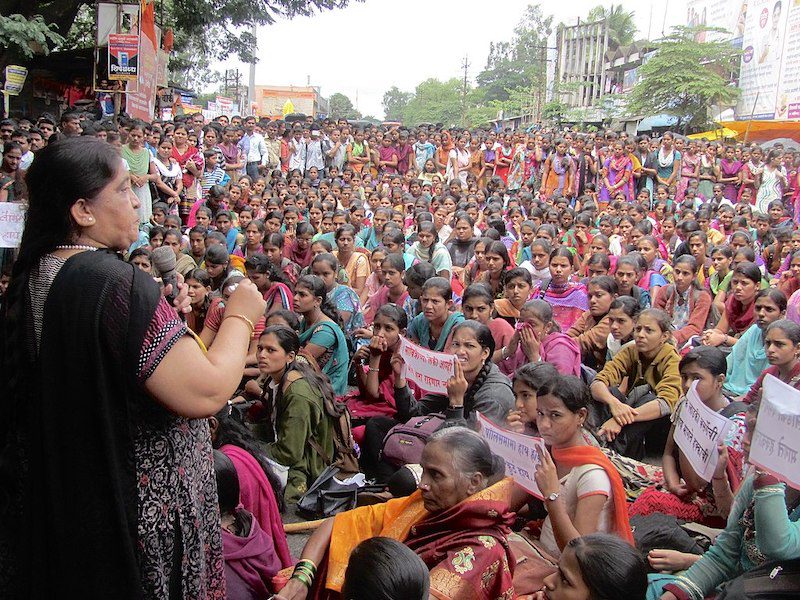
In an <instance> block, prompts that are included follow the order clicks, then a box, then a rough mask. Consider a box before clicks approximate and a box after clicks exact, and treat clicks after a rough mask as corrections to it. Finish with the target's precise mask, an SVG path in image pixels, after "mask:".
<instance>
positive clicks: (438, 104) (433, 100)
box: [403, 77, 462, 127]
mask: <svg viewBox="0 0 800 600" xmlns="http://www.w3.org/2000/svg"><path fill="white" fill-rule="evenodd" d="M461 91H462V82H461V80H460V79H457V78H455V77H454V78H452V79H449V80H448V81H439V80H438V79H433V78H431V79H426V80H425V81H423V82H422V83H420V84H419V85H418V86H417V88H416V90H415V91H414V97H413V98H412V99H411V100H410V101H409V102H408V104H407V105H406V108H405V110H404V111H403V122H404V123H406V124H408V125H417V124H418V123H444V124H445V125H446V126H448V127H450V126H454V125H457V124H458V123H459V122H460V121H461V107H462V105H461Z"/></svg>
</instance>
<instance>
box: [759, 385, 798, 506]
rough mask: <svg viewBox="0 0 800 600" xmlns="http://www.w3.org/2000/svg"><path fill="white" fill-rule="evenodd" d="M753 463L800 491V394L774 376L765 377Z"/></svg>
mask: <svg viewBox="0 0 800 600" xmlns="http://www.w3.org/2000/svg"><path fill="white" fill-rule="evenodd" d="M761 390H762V393H761V406H760V407H759V409H758V420H757V421H756V430H755V432H754V433H753V441H752V442H751V443H750V462H751V463H753V464H754V465H757V466H759V467H761V468H762V469H766V470H767V471H769V472H770V473H772V474H773V475H775V476H776V477H777V478H778V479H781V480H782V481H785V482H786V483H788V484H789V485H791V486H792V487H793V488H796V489H799V490H800V465H798V464H797V454H798V452H800V391H798V390H796V389H794V388H793V387H792V386H790V385H787V384H785V383H783V382H782V381H781V380H780V379H778V378H777V377H775V376H773V375H767V376H766V377H764V383H763V384H762V386H761Z"/></svg>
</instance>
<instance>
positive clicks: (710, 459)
mask: <svg viewBox="0 0 800 600" xmlns="http://www.w3.org/2000/svg"><path fill="white" fill-rule="evenodd" d="M731 425H732V423H731V422H730V421H729V420H728V419H727V418H725V417H723V416H722V415H721V414H719V413H717V412H715V411H713V410H711V409H710V408H709V407H708V406H706V405H705V404H703V401H702V400H700V396H698V395H697V382H696V381H695V382H694V383H692V387H691V388H689V391H688V392H687V394H686V400H685V401H684V402H683V404H682V405H681V409H680V412H678V418H677V419H676V421H675V431H674V433H673V439H674V440H675V444H676V445H677V446H678V448H680V449H681V452H683V454H684V456H686V458H687V459H688V461H689V464H691V465H692V468H693V469H694V470H695V473H697V474H698V475H699V476H700V477H702V478H703V479H704V480H706V481H711V477H712V476H713V475H714V469H715V468H716V467H717V461H718V460H719V454H718V453H717V446H718V445H719V443H720V442H721V441H722V440H724V439H725V437H726V436H727V434H728V428H729V427H731Z"/></svg>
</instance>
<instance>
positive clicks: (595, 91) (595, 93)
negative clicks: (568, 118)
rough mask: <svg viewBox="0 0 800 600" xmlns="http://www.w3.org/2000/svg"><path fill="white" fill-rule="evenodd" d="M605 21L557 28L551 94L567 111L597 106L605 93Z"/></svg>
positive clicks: (606, 30)
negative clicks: (552, 93)
mask: <svg viewBox="0 0 800 600" xmlns="http://www.w3.org/2000/svg"><path fill="white" fill-rule="evenodd" d="M608 43H609V40H608V23H607V22H606V20H605V19H604V20H601V21H592V22H589V23H581V22H580V20H579V21H578V24H577V25H564V24H563V23H562V24H560V25H559V26H558V30H557V31H556V48H557V50H556V52H557V56H558V59H557V61H556V68H555V73H554V77H555V86H554V88H553V89H554V90H555V92H556V94H557V96H558V98H559V99H560V100H561V101H562V102H563V103H564V104H566V105H567V106H568V107H569V108H571V109H592V108H596V107H599V106H600V101H601V98H602V97H603V95H604V94H605V93H606V71H605V60H606V51H607V50H608Z"/></svg>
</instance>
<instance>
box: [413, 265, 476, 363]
mask: <svg viewBox="0 0 800 600" xmlns="http://www.w3.org/2000/svg"><path fill="white" fill-rule="evenodd" d="M419 303H420V306H421V307H422V312H421V313H420V314H418V315H417V316H416V317H414V318H413V319H411V323H409V324H408V339H410V340H411V341H412V342H414V343H415V344H419V345H420V346H424V347H426V348H429V349H431V350H435V351H436V352H444V351H445V349H446V348H447V346H448V345H449V339H450V333H451V332H452V330H453V327H455V326H456V325H458V324H459V323H461V321H463V320H464V315H463V314H462V313H460V312H450V309H451V308H452V306H453V289H452V288H451V287H450V282H449V281H448V280H447V279H445V278H444V277H431V278H430V279H428V281H426V282H425V285H423V286H422V295H421V296H420V298H419Z"/></svg>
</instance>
